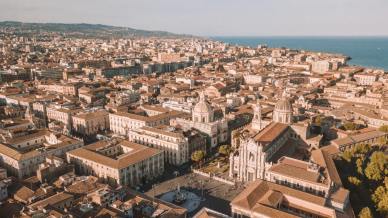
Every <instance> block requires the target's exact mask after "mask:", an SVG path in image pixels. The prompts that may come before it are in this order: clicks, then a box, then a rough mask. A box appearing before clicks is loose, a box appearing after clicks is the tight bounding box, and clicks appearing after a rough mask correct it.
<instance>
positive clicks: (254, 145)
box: [229, 95, 306, 182]
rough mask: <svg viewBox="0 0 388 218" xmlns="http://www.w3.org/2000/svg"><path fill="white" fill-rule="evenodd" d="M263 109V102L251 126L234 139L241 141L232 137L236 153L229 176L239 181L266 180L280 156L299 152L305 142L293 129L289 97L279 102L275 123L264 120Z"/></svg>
mask: <svg viewBox="0 0 388 218" xmlns="http://www.w3.org/2000/svg"><path fill="white" fill-rule="evenodd" d="M261 110H262V108H261V105H260V103H259V102H257V103H256V104H255V105H253V113H254V115H253V119H252V122H251V124H250V125H248V126H245V127H244V128H243V129H240V130H237V131H238V134H235V135H234V136H232V137H237V138H235V139H233V138H232V146H233V147H234V149H235V151H234V152H232V153H231V154H230V159H229V176H230V177H231V178H234V179H236V180H238V181H243V182H247V181H254V180H256V179H264V178H265V171H266V168H269V167H270V166H271V165H272V163H275V162H277V160H278V159H279V158H280V157H282V156H288V155H291V154H293V153H295V150H296V148H297V146H298V144H299V143H300V141H303V140H300V139H301V138H303V137H301V136H300V135H299V134H297V133H296V131H294V130H293V127H292V125H293V107H292V104H291V102H290V100H289V99H288V98H287V97H286V96H285V95H283V96H282V98H281V99H280V100H279V101H278V102H277V103H276V105H275V108H274V110H273V113H272V121H267V120H263V119H262V113H261ZM304 131H306V128H304ZM299 132H300V131H299ZM302 132H303V131H302ZM302 134H306V133H302Z"/></svg>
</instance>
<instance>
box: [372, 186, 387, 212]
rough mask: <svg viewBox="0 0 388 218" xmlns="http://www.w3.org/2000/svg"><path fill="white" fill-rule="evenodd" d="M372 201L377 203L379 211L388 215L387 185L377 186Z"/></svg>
mask: <svg viewBox="0 0 388 218" xmlns="http://www.w3.org/2000/svg"><path fill="white" fill-rule="evenodd" d="M384 182H385V181H384ZM372 201H373V202H374V203H375V204H376V208H377V211H379V212H380V213H381V214H383V215H388V189H387V187H386V186H385V185H382V186H379V187H377V189H376V190H375V192H374V193H373V195H372Z"/></svg>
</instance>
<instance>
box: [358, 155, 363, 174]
mask: <svg viewBox="0 0 388 218" xmlns="http://www.w3.org/2000/svg"><path fill="white" fill-rule="evenodd" d="M363 163H364V158H362V157H360V158H357V160H356V165H357V172H358V173H359V174H361V175H363V174H364V171H363V169H362V164H363Z"/></svg>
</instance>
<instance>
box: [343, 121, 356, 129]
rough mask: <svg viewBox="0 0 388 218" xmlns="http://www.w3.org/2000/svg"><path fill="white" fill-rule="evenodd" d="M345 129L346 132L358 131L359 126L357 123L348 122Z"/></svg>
mask: <svg viewBox="0 0 388 218" xmlns="http://www.w3.org/2000/svg"><path fill="white" fill-rule="evenodd" d="M344 128H345V130H356V129H357V126H356V124H355V123H352V122H346V123H345V124H344Z"/></svg>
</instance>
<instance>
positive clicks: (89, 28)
mask: <svg viewBox="0 0 388 218" xmlns="http://www.w3.org/2000/svg"><path fill="white" fill-rule="evenodd" d="M0 28H14V29H15V30H16V31H19V32H20V33H24V34H29V33H31V34H33V33H42V32H56V33H61V34H66V35H68V36H83V37H131V36H132V37H133V36H135V37H136V36H137V37H152V36H154V37H190V35H182V34H174V33H170V32H166V31H150V30H139V29H133V28H129V27H116V26H108V25H102V24H87V23H78V24H65V23H23V22H16V21H3V22H0Z"/></svg>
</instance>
